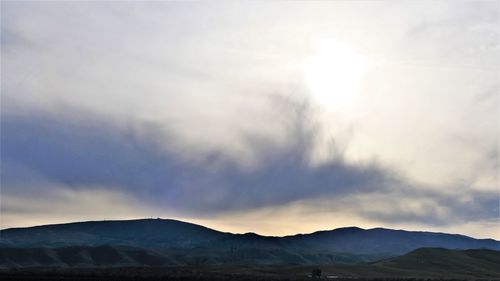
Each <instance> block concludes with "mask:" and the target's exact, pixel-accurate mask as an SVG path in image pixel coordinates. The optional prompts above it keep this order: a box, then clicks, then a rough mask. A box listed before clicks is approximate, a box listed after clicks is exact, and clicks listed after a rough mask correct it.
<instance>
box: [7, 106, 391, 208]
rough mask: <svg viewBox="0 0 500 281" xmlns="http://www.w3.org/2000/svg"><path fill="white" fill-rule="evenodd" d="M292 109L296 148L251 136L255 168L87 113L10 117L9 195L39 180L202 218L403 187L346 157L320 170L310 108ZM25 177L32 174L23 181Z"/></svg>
mask: <svg viewBox="0 0 500 281" xmlns="http://www.w3.org/2000/svg"><path fill="white" fill-rule="evenodd" d="M291 110H292V114H296V115H297V116H295V117H293V118H291V120H293V121H292V122H291V123H289V124H287V126H288V125H290V127H289V128H288V129H287V130H289V133H288V135H287V140H288V141H287V143H285V144H282V143H280V144H276V143H274V142H272V141H268V140H267V139H266V138H263V137H260V136H248V139H247V145H248V146H249V147H250V148H251V150H252V151H253V158H254V159H255V160H254V164H253V165H251V166H245V165H241V164H240V163H239V162H236V161H234V160H233V159H232V158H231V157H227V156H225V155H224V152H223V151H221V152H219V151H216V150H215V151H212V152H211V153H207V154H202V155H200V154H196V153H194V155H185V154H189V151H185V150H182V149H181V150H179V149H177V145H178V144H176V143H175V142H176V140H175V139H174V138H172V139H169V138H168V137H166V136H165V134H162V133H160V132H155V131H147V130H142V131H140V132H138V131H137V130H133V129H130V128H129V127H125V128H123V127H120V126H119V125H114V124H112V123H111V122H108V121H106V120H99V119H96V118H95V117H85V116H93V115H92V114H91V113H86V112H80V113H79V115H77V118H75V117H74V115H73V116H71V115H69V116H67V115H59V114H40V113H39V114H29V115H26V116H11V115H5V114H4V115H2V120H1V125H2V160H3V162H4V163H5V167H4V176H3V177H2V181H3V184H4V186H5V187H4V190H3V191H4V192H7V193H8V192H10V191H11V190H10V189H11V188H10V184H11V183H16V182H17V181H26V180H27V179H29V178H30V177H33V176H32V175H33V174H34V175H39V176H40V177H41V178H46V179H48V180H50V181H54V182H58V183H60V184H63V185H66V186H69V187H73V186H74V188H76V189H77V188H78V186H86V185H104V186H110V189H113V188H122V189H124V190H125V191H126V192H127V193H130V194H134V195H135V196H138V197H140V198H143V199H145V200H147V201H149V202H153V203H155V204H157V205H166V206H168V207H169V208H172V209H179V210H182V211H185V212H196V213H198V214H202V213H206V212H219V211H230V210H234V209H246V208H256V207H261V206H269V205H276V204H283V203H287V202H290V201H294V200H298V199H304V198H315V197H320V196H325V195H336V196H342V195H343V194H350V193H357V192H366V191H370V190H376V189H381V188H386V187H387V186H390V185H391V182H395V179H394V178H392V176H391V175H390V173H388V172H387V171H385V170H384V169H383V168H381V167H379V166H377V165H375V164H370V163H367V164H362V163H360V164H349V163H347V162H345V160H344V159H342V158H341V157H337V158H335V159H332V160H330V161H329V162H328V163H324V164H322V165H319V166H311V165H310V155H311V151H312V148H313V143H312V142H313V140H314V137H315V135H314V134H315V131H314V129H313V128H309V127H310V125H309V123H308V122H309V121H308V119H307V118H308V114H309V112H308V109H307V107H303V106H301V107H300V108H298V109H297V108H291ZM73 112H75V111H73ZM152 128H154V126H152ZM159 139H161V146H160V145H159V144H160V142H159ZM169 145H172V147H173V149H171V148H169ZM179 152H182V155H181V154H179ZM16 167H20V168H16ZM26 171H31V172H30V173H31V175H30V174H26V175H24V174H23V173H26ZM35 178H36V177H35ZM34 181H35V180H32V182H34ZM20 192H22V190H21V191H20Z"/></svg>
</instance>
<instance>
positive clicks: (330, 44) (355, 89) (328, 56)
mask: <svg viewBox="0 0 500 281" xmlns="http://www.w3.org/2000/svg"><path fill="white" fill-rule="evenodd" d="M367 66H368V63H367V61H366V59H365V58H364V57H363V56H362V55H361V54H359V53H357V52H355V51H354V50H353V49H352V48H351V47H349V46H348V45H345V44H340V43H338V42H334V41H323V42H321V43H320V44H318V48H317V51H316V53H315V54H314V55H313V56H312V57H310V58H309V59H308V60H307V61H306V65H305V80H306V83H307V86H308V87H309V90H310V91H311V94H312V96H313V97H314V99H315V100H316V102H318V103H320V104H321V105H323V106H325V107H326V108H328V109H331V110H340V109H342V108H345V107H346V106H347V105H349V104H350V103H352V102H353V100H354V98H355V97H356V96H357V95H358V93H359V91H360V90H361V84H362V80H363V75H364V73H365V71H366V68H367Z"/></svg>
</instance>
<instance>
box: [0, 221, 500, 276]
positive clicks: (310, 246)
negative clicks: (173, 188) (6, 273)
mask: <svg viewBox="0 0 500 281" xmlns="http://www.w3.org/2000/svg"><path fill="white" fill-rule="evenodd" d="M499 245H500V242H498V241H495V240H492V239H474V238H471V237H467V236H463V235H456V234H445V233H432V232H413V231H403V230H391V229H382V228H375V229H368V230H365V229H361V228H355V227H350V228H339V229H335V230H331V231H319V232H315V233H311V234H299V235H293V236H285V237H268V236H261V235H258V234H255V233H247V234H232V233H225V232H220V231H216V230H213V229H210V228H206V227H204V226H200V225H196V224H191V223H186V222H182V221H176V220H163V219H144V220H126V221H95V222H77V223H68V224H55V225H44V226H36V227H28V228H12V229H5V230H1V231H0V257H3V258H2V259H0V266H4V267H5V266H20V267H23V266H36V264H37V263H40V264H44V265H53V266H59V265H62V266H80V265H82V264H87V265H92V266H94V265H99V264H100V262H96V260H94V259H93V258H89V257H93V255H98V256H99V255H100V254H96V253H103V255H107V254H109V255H110V256H114V257H115V258H117V259H116V260H115V259H111V260H110V263H109V264H111V265H114V266H115V265H116V266H117V265H131V264H134V265H141V266H142V265H150V263H148V262H144V261H143V260H141V259H139V260H138V259H137V258H136V257H137V256H143V257H148V259H147V260H148V261H150V260H149V258H151V259H152V260H154V261H157V262H159V263H160V264H161V265H169V264H177V265H203V264H212V265H217V264H240V265H241V264H254V265H313V264H355V263H361V262H371V261H376V260H380V259H384V258H389V257H394V256H397V255H401V254H404V253H407V252H409V251H413V250H416V249H418V248H422V247H440V248H447V249H493V250H498V249H499ZM68 251H69V253H72V254H71V255H70V257H71V258H72V259H75V260H77V261H78V262H70V261H68V260H67V256H66V253H67V252H68ZM104 253H107V254H104ZM131 253H135V254H134V255H135V256H134V255H132V256H131ZM61 254H62V256H61ZM14 257H22V258H26V259H27V261H26V262H22V260H17V259H15V258H14ZM35 257H39V259H38V260H37V259H36V258H35ZM50 258H53V260H51V259H50ZM160 261H161V262H160Z"/></svg>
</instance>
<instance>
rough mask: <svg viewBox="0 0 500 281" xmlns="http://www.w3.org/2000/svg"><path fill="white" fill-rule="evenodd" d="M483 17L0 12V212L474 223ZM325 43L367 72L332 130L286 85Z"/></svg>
mask: <svg viewBox="0 0 500 281" xmlns="http://www.w3.org/2000/svg"><path fill="white" fill-rule="evenodd" d="M472 6H473V7H474V8H472ZM497 10H498V3H497V2H487V1H485V2H481V3H480V4H478V3H467V2H459V3H456V2H452V1H449V2H447V1H441V2H439V3H436V2H434V1H432V2H425V1H424V2H411V1H401V2H398V3H393V2H384V1H382V2H380V1H378V2H370V3H368V2H352V3H347V2H346V3H344V2H315V3H306V2H269V3H251V2H249V3H218V4H215V5H214V4H212V5H206V4H203V3H174V2H165V3H133V2H130V3H104V2H102V3H97V2H95V3H83V2H64V3H63V2H57V3H42V2H40V3H38V2H37V3H35V2H29V3H28V2H9V3H3V5H2V19H1V20H2V24H1V28H2V32H1V35H2V36H1V44H2V85H1V87H2V91H1V92H2V97H1V98H2V105H1V106H2V107H1V111H2V115H1V119H2V120H1V130H2V136H1V138H2V156H1V157H2V179H1V180H2V200H4V199H3V198H4V197H5V196H8V198H14V197H15V198H18V197H23V196H25V197H26V198H30V197H33V196H39V195H43V194H47V196H46V197H43V198H45V199H44V200H47V202H48V201H50V200H51V199H50V196H48V194H52V193H50V192H49V193H44V192H46V191H49V190H71V191H72V192H75V194H78V192H87V191H88V190H101V191H104V190H106V191H109V192H116V193H117V194H121V195H122V196H125V197H126V198H133V199H134V200H137V202H141V204H144V205H148V206H149V205H151V206H152V207H154V208H157V209H155V210H157V211H158V212H161V211H160V210H167V211H168V213H169V214H173V215H176V214H179V215H181V214H185V215H192V216H193V217H197V218H198V219H201V218H202V217H203V216H205V217H207V216H216V215H217V216H223V215H225V214H228V213H235V212H236V211H238V210H242V211H244V212H253V211H256V210H261V209H269V208H275V209H276V208H281V207H283V206H288V205H290V204H292V205H293V204H298V203H297V202H303V201H311V202H314V203H312V204H319V203H320V202H319V201H320V200H321V198H326V199H325V200H326V201H325V202H326V203H324V204H326V205H328V204H331V205H334V206H336V208H326V207H325V209H324V210H325V213H328V214H331V215H332V216H334V215H335V214H343V215H345V216H351V217H353V218H354V217H356V216H358V217H360V218H366V220H364V221H362V222H363V223H364V224H367V223H368V222H367V221H368V219H370V220H372V221H379V222H380V223H381V224H384V223H387V224H389V223H400V222H404V221H411V222H413V223H419V222H420V223H425V224H427V225H430V226H433V225H434V226H437V225H439V224H441V225H444V224H450V223H456V224H457V225H458V224H464V223H466V222H467V223H468V222H470V221H471V220H482V219H484V220H490V219H491V218H492V216H493V215H494V213H495V210H497V208H498V207H497V206H496V205H495V200H493V199H494V198H498V196H497V195H495V194H494V193H495V192H497V190H498V173H497V170H498V146H497V144H498V118H497V114H498V107H497V106H496V104H497V103H498V96H499V95H498V81H497V80H498V70H499V68H498V63H497V62H498V59H497V58H498V52H497V51H498V46H499V44H498V42H499V41H498V38H499V37H498V28H497V27H498V13H496V12H495V11H497ZM276 11H280V13H279V15H277V14H276ZM332 38H333V39H335V40H339V41H342V42H344V43H346V45H350V46H351V47H352V48H353V49H356V50H358V51H359V52H360V53H361V54H362V55H363V56H365V57H366V58H367V60H369V61H370V65H371V66H370V67H371V68H370V69H369V71H367V75H366V79H365V80H364V81H363V83H364V84H363V87H362V91H361V93H360V95H359V96H358V97H357V100H356V101H355V102H353V106H352V108H346V109H345V110H343V113H338V112H329V110H328V108H326V107H322V105H321V104H318V101H317V100H315V99H314V95H313V94H312V93H310V90H309V86H308V85H307V84H306V83H305V82H304V77H303V76H304V73H303V62H304V61H306V60H307V58H309V57H310V56H312V55H314V50H315V49H316V47H317V43H318V42H319V41H321V40H324V39H327V40H328V39H332ZM332 80H334V79H332ZM270 100H271V101H270ZM373 159H376V160H373ZM56 187H57V188H56ZM431 191H432V192H431ZM89 192H90V191H89ZM4 195H5V196H4ZM5 198H7V197H5ZM491 198H493V199H491ZM5 200H11V199H5ZM12 202H14V201H12ZM17 202H21V201H17ZM49 205H50V204H47V206H49ZM320 205H321V204H320ZM10 206H12V205H10ZM78 206H81V205H78ZM18 207H19V206H18ZM9 208H10V207H9ZM82 208H83V206H82ZM283 208H284V207H283ZM314 210H316V211H318V212H320V210H319V207H315V208H312V207H311V208H310V209H309V211H311V212H313V211H314ZM390 210H394V211H393V212H390ZM469 210H470V211H469ZM141 214H142V213H141ZM322 218H324V219H327V218H328V217H327V216H326V215H325V216H323V217H322ZM336 219H338V218H336ZM443 227H444V226H443ZM488 229H490V228H488Z"/></svg>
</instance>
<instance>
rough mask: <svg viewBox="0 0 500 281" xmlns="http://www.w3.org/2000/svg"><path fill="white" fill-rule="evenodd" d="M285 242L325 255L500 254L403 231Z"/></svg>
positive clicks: (352, 230)
mask: <svg viewBox="0 0 500 281" xmlns="http://www.w3.org/2000/svg"><path fill="white" fill-rule="evenodd" d="M284 240H285V241H289V242H291V243H293V244H301V245H305V246H307V247H309V248H321V249H325V250H329V251H336V252H346V253H353V254H375V253H388V254H397V255H400V254H404V253H407V252H409V251H412V250H415V249H418V248H422V247H440V248H448V249H481V248H484V249H493V250H500V243H499V241H496V240H493V239H474V238H472V237H468V236H464V235H459V234H447V233H436V232H422V231H405V230H394V229H385V228H373V229H366V230H365V229H362V228H357V227H347V228H338V229H335V230H330V231H318V232H314V233H311V234H299V235H294V236H287V237H284Z"/></svg>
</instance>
